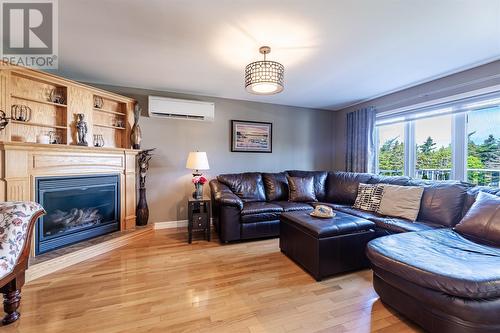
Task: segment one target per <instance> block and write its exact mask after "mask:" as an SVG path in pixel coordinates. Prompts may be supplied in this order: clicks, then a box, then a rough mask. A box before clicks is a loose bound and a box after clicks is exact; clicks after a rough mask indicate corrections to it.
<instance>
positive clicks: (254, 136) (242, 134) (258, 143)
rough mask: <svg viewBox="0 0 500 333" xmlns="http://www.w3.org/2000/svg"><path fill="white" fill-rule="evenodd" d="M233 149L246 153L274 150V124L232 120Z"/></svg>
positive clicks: (270, 151) (233, 150)
mask: <svg viewBox="0 0 500 333" xmlns="http://www.w3.org/2000/svg"><path fill="white" fill-rule="evenodd" d="M231 151H232V152H244V153H272V152H273V124H272V123H265V122H259V121H246V120H231Z"/></svg>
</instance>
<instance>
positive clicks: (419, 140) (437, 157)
mask: <svg viewBox="0 0 500 333" xmlns="http://www.w3.org/2000/svg"><path fill="white" fill-rule="evenodd" d="M451 120H452V116H451V115H445V116H439V117H432V118H426V119H419V120H416V121H415V143H416V145H417V147H416V149H417V154H416V158H417V163H416V167H415V170H416V172H415V177H416V178H419V179H432V180H447V179H450V176H451V163H452V156H451Z"/></svg>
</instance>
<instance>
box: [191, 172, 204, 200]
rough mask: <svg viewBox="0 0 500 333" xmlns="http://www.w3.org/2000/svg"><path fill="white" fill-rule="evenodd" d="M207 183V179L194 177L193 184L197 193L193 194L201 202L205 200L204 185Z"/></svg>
mask: <svg viewBox="0 0 500 333" xmlns="http://www.w3.org/2000/svg"><path fill="white" fill-rule="evenodd" d="M206 182H207V179H206V178H205V177H203V176H194V177H193V184H194V188H195V191H194V192H193V198H195V199H196V200H200V199H202V198H203V185H204V184H205V183H206Z"/></svg>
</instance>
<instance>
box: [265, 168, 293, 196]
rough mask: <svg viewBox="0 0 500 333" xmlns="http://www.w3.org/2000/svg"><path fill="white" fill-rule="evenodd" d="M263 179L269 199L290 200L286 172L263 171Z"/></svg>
mask: <svg viewBox="0 0 500 333" xmlns="http://www.w3.org/2000/svg"><path fill="white" fill-rule="evenodd" d="M262 180H263V181H264V187H265V190H266V197H267V201H280V200H288V180H287V179H286V173H284V172H278V173H263V174H262Z"/></svg>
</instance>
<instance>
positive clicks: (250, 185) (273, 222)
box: [210, 170, 487, 242]
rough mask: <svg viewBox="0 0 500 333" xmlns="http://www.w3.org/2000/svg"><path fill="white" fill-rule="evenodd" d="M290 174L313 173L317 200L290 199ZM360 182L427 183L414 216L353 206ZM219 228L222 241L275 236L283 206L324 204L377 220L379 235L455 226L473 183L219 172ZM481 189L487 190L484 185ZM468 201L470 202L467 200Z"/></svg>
mask: <svg viewBox="0 0 500 333" xmlns="http://www.w3.org/2000/svg"><path fill="white" fill-rule="evenodd" d="M287 175H289V176H291V177H298V176H300V177H302V176H313V177H314V192H315V193H314V194H315V196H316V198H317V199H318V201H316V202H290V201H288V183H287V177H286V176H287ZM359 183H369V184H375V183H385V184H396V185H422V186H425V190H424V194H423V198H422V205H421V209H420V213H419V216H418V219H417V221H416V222H411V221H408V220H405V219H401V218H393V217H387V216H382V215H379V214H377V213H371V212H366V211H362V210H357V209H354V208H352V205H353V204H354V201H355V199H356V195H357V190H358V185H359ZM210 188H211V195H212V201H213V203H212V204H213V206H212V207H213V216H214V224H215V228H216V230H217V231H218V233H219V239H220V241H221V242H230V241H236V240H244V239H254V238H263V237H275V236H278V235H279V216H280V214H281V213H282V212H289V211H300V210H311V209H313V207H314V206H315V205H317V204H325V205H329V206H331V207H333V208H334V209H335V210H337V211H341V212H344V213H348V214H351V215H354V216H358V217H361V218H364V219H367V220H369V221H372V222H374V223H375V224H376V227H377V232H378V234H379V235H388V234H392V233H400V232H406V231H424V230H432V229H437V228H446V227H448V228H449V227H453V226H454V225H455V224H456V223H458V222H459V221H460V219H461V217H462V216H463V214H464V212H465V211H466V199H467V196H466V194H467V190H469V189H470V185H467V184H463V183H459V182H425V181H419V180H413V179H411V178H408V177H381V176H377V175H373V174H366V173H350V172H326V171H296V170H292V171H285V172H281V173H257V172H252V173H239V174H225V175H220V176H218V177H217V179H214V180H212V181H210ZM483 190H487V189H486V188H485V189H483ZM469 207H470V204H469Z"/></svg>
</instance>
